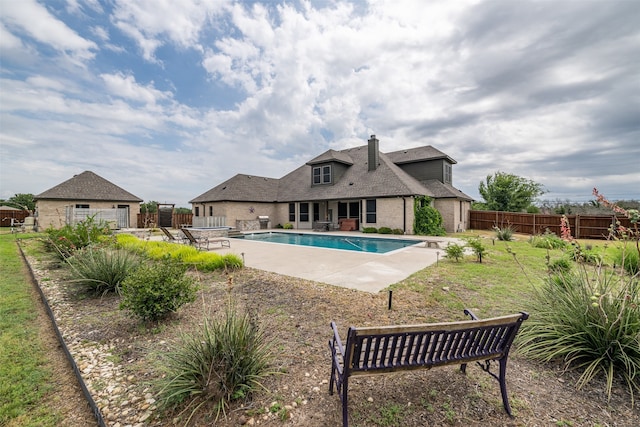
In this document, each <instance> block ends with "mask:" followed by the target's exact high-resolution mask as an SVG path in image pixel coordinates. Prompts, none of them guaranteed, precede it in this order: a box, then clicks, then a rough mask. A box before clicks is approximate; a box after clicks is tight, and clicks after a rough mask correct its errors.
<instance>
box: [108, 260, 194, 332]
mask: <svg viewBox="0 0 640 427" xmlns="http://www.w3.org/2000/svg"><path fill="white" fill-rule="evenodd" d="M186 270H187V266H186V265H183V264H180V263H178V262H177V261H174V260H171V259H165V260H163V261H160V262H152V263H148V264H144V265H141V266H140V267H139V268H138V269H137V270H135V271H134V272H132V273H131V274H130V275H129V276H128V277H127V278H126V279H125V280H124V281H123V282H122V286H121V292H120V293H121V294H122V301H121V302H120V309H127V310H129V311H130V312H131V313H132V314H133V315H134V316H136V317H139V318H140V319H142V320H151V321H156V320H159V319H161V318H163V317H166V316H167V315H168V314H170V313H174V312H176V311H177V310H178V309H179V308H180V307H181V306H182V305H184V304H187V303H190V302H193V301H194V300H195V298H196V290H197V287H196V285H195V283H194V281H193V279H192V278H190V277H188V276H185V274H184V273H185V272H186Z"/></svg>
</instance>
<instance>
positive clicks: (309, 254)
mask: <svg viewBox="0 0 640 427" xmlns="http://www.w3.org/2000/svg"><path fill="white" fill-rule="evenodd" d="M260 231H277V232H283V230H260ZM295 232H296V233H309V234H316V233H314V232H312V231H303V230H295ZM317 234H319V235H322V234H325V235H326V233H317ZM330 234H331V235H344V236H358V237H380V238H396V239H397V238H401V239H411V240H415V241H416V244H417V246H409V247H406V248H403V249H399V250H396V251H392V252H389V253H386V254H374V253H365V252H355V251H346V250H337V249H325V248H316V247H310V246H297V245H288V244H281V243H269V242H260V241H255V240H244V239H235V238H230V239H229V240H230V241H231V247H230V248H213V249H211V252H216V253H221V254H222V253H234V254H237V255H240V256H242V257H243V258H244V262H245V265H246V266H247V267H251V268H256V269H259V270H265V271H270V272H273V273H278V274H283V275H286V276H292V277H298V278H301V279H307V280H313V281H316V282H322V283H327V284H330V285H335V286H342V287H345V288H351V289H358V290H360V291H365V292H372V293H376V292H379V291H381V290H382V289H384V288H386V287H388V286H389V285H392V284H394V283H397V282H399V281H401V280H403V279H406V278H407V277H409V276H410V275H411V274H413V273H415V272H417V271H420V270H422V269H423V268H425V267H428V266H430V265H431V264H434V263H436V262H437V260H438V259H439V258H440V259H441V258H442V257H443V255H444V250H442V249H437V248H434V247H425V246H426V245H425V243H424V241H425V240H432V241H433V240H438V241H441V242H442V243H441V244H440V246H441V247H442V248H443V247H444V246H446V245H447V243H448V242H456V241H458V239H455V238H450V237H433V236H432V237H427V236H389V235H377V234H376V235H369V234H363V233H360V232H331V233H330Z"/></svg>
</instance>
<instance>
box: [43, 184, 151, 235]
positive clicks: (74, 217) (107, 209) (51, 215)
mask: <svg viewBox="0 0 640 427" xmlns="http://www.w3.org/2000/svg"><path fill="white" fill-rule="evenodd" d="M34 200H35V201H36V216H37V221H38V228H39V229H41V230H44V229H46V228H49V227H54V228H60V227H62V226H64V225H66V224H71V225H73V224H75V223H76V222H78V221H82V220H84V219H85V218H86V217H88V216H92V215H95V217H96V219H99V220H105V221H107V222H109V223H110V225H111V226H112V227H114V228H128V227H131V226H133V227H135V226H136V225H137V216H138V214H139V213H140V203H142V199H141V198H139V197H137V196H134V195H133V194H131V193H129V192H128V191H126V190H124V189H122V188H121V187H118V186H117V185H115V184H113V183H111V182H110V181H107V180H106V179H104V178H102V177H100V176H98V175H96V174H95V173H93V172H91V171H85V172H82V173H81V174H79V175H74V176H73V178H71V179H68V180H67V181H64V182H62V183H61V184H58V185H56V186H55V187H52V188H50V189H48V190H47V191H44V192H42V193H40V194H38V195H36V196H34Z"/></svg>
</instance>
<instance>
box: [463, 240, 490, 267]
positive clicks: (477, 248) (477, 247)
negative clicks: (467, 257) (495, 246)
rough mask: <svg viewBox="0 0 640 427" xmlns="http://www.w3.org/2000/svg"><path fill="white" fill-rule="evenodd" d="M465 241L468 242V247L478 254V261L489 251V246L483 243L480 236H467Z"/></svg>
mask: <svg viewBox="0 0 640 427" xmlns="http://www.w3.org/2000/svg"><path fill="white" fill-rule="evenodd" d="M465 241H466V242H467V247H469V248H471V250H472V251H473V253H474V254H475V255H476V259H477V260H478V262H482V257H483V256H484V255H485V254H486V253H487V248H485V247H484V245H483V244H482V241H481V240H480V237H478V236H476V237H467V238H466V239H465Z"/></svg>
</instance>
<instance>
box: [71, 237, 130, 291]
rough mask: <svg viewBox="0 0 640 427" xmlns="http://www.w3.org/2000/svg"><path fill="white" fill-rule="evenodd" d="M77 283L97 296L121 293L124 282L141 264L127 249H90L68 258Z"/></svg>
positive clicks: (90, 247) (96, 247) (82, 250)
mask: <svg viewBox="0 0 640 427" xmlns="http://www.w3.org/2000/svg"><path fill="white" fill-rule="evenodd" d="M67 263H68V264H69V266H70V267H71V274H72V277H73V280H74V281H75V282H76V283H78V284H80V285H82V286H83V287H85V288H86V289H87V290H89V291H90V292H93V293H94V294H102V295H104V294H106V293H108V292H115V293H119V291H120V285H121V284H122V282H123V281H124V280H125V279H126V278H127V277H128V276H129V274H131V272H132V271H135V269H136V268H138V266H139V265H140V259H139V257H138V256H137V255H136V254H134V253H132V252H130V251H128V250H126V249H113V248H109V247H100V246H88V247H86V248H83V249H80V250H77V251H75V252H74V254H73V256H72V257H70V258H68V259H67Z"/></svg>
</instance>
